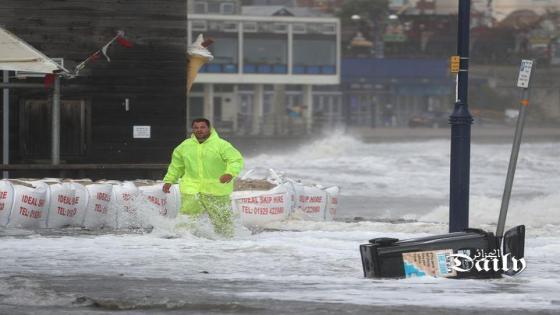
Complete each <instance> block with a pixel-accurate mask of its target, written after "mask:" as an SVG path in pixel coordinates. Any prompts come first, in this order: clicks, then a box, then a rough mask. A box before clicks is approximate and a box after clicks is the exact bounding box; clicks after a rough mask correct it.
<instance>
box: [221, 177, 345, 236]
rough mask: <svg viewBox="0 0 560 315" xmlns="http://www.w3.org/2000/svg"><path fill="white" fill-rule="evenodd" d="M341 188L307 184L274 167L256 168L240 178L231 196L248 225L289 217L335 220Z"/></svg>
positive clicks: (242, 219)
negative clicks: (264, 169) (282, 173)
mask: <svg viewBox="0 0 560 315" xmlns="http://www.w3.org/2000/svg"><path fill="white" fill-rule="evenodd" d="M259 172H261V174H260V175H259V174H258V173H259ZM255 178H258V179H255ZM339 191H340V190H339V188H338V187H337V186H332V187H328V188H323V187H322V186H319V185H304V184H303V183H301V182H298V181H296V180H293V179H290V178H287V177H283V176H279V175H278V174H277V173H276V172H275V171H274V170H272V169H269V170H266V172H265V174H263V170H262V169H256V170H250V171H248V172H247V173H246V174H245V175H244V176H243V177H242V178H240V179H239V180H237V182H236V187H235V191H234V192H233V194H232V197H231V199H232V207H233V210H234V212H236V213H238V214H239V215H240V217H241V221H242V222H243V224H244V225H246V226H263V225H266V224H267V223H269V222H277V221H282V220H286V219H302V220H313V221H324V220H333V219H334V218H335V215H336V208H337V205H338V202H337V198H338V194H339Z"/></svg>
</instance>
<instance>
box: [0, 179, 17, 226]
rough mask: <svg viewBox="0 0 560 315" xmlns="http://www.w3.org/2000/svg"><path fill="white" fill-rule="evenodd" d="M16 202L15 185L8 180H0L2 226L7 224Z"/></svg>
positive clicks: (0, 223)
mask: <svg viewBox="0 0 560 315" xmlns="http://www.w3.org/2000/svg"><path fill="white" fill-rule="evenodd" d="M13 203H14V187H13V186H12V184H11V183H10V182H9V181H7V180H0V226H6V225H7V224H8V220H9V219H10V213H11V212H12V204H13Z"/></svg>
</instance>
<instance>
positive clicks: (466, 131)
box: [449, 0, 473, 232]
mask: <svg viewBox="0 0 560 315" xmlns="http://www.w3.org/2000/svg"><path fill="white" fill-rule="evenodd" d="M469 17H470V0H459V21H458V24H459V25H458V26H459V28H458V32H457V33H458V34H457V35H458V39H457V54H458V55H459V56H460V67H459V73H458V74H457V100H456V102H455V107H454V109H453V113H452V114H451V116H450V117H449V122H450V124H451V167H450V185H449V186H450V193H449V232H458V231H462V230H464V229H466V228H468V227H469V180H470V155H471V148H470V147H471V124H472V120H473V119H472V116H471V114H470V112H469V106H468V100H467V94H468V79H469V72H468V71H469V33H470V32H469V30H470V21H469Z"/></svg>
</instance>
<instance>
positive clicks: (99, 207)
mask: <svg viewBox="0 0 560 315" xmlns="http://www.w3.org/2000/svg"><path fill="white" fill-rule="evenodd" d="M85 188H86V190H87V206H86V208H85V215H84V221H83V223H82V226H84V227H86V228H88V229H96V228H101V227H103V226H108V227H115V226H116V220H115V218H114V217H113V216H111V215H110V213H109V203H110V202H111V197H112V195H113V186H112V185H111V184H105V183H92V184H87V185H85Z"/></svg>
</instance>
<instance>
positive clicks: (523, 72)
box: [517, 59, 533, 89]
mask: <svg viewBox="0 0 560 315" xmlns="http://www.w3.org/2000/svg"><path fill="white" fill-rule="evenodd" d="M532 68H533V60H526V59H523V60H521V67H519V77H518V78H517V86H518V87H520V88H526V89H527V88H529V80H530V79H531V69H532Z"/></svg>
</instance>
